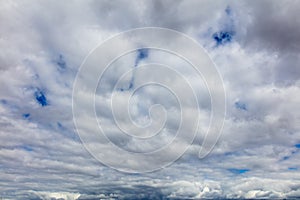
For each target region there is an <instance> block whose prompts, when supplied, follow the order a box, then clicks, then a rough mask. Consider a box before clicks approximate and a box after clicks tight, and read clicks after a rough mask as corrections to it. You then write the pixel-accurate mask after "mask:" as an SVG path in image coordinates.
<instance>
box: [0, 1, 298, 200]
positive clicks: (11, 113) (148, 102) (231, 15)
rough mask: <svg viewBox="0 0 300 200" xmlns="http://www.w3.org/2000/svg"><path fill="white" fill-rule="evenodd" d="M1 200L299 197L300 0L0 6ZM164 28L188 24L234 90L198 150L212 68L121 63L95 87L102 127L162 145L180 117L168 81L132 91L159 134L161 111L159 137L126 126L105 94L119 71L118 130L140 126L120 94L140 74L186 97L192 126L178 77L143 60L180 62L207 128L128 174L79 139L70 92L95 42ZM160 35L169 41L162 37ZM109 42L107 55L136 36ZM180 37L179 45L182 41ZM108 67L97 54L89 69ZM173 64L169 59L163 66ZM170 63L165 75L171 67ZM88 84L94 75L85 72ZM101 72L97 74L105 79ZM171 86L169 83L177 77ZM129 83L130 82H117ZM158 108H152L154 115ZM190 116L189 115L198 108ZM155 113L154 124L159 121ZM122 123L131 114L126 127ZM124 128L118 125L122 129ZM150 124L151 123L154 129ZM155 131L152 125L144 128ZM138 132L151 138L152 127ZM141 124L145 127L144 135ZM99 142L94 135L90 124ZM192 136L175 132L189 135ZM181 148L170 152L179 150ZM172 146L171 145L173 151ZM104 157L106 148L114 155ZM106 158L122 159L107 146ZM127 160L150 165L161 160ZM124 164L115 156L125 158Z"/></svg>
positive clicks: (125, 142)
mask: <svg viewBox="0 0 300 200" xmlns="http://www.w3.org/2000/svg"><path fill="white" fill-rule="evenodd" d="M0 4H1V6H0V23H1V30H0V45H1V47H2V51H1V52H0V71H1V73H0V127H1V128H0V140H1V144H0V166H1V167H0V184H1V189H0V197H3V198H8V199H24V198H26V199H60V198H62V199H75V198H79V199H93V198H98V199H99V198H103V199H105V198H107V199H109V198H120V199H130V198H136V199H139V198H140V199H142V198H151V199H155V198H157V199H160V198H175V199H180V198H182V199H186V198H297V197H299V196H300V191H299V189H298V188H299V185H300V182H299V180H300V177H299V173H298V170H299V169H300V162H299V160H300V159H299V158H300V157H299V156H300V153H299V152H300V150H299V143H300V140H299V138H300V137H299V134H300V126H299V119H300V112H299V111H298V110H299V109H298V108H299V102H300V96H299V95H298V94H299V92H300V91H299V90H300V89H299V86H300V81H299V73H300V72H299V67H298V66H299V56H298V55H299V46H300V45H299V36H298V35H300V34H299V32H300V29H299V27H300V26H299V20H298V19H297V16H298V10H299V7H300V5H299V3H298V2H297V1H293V0H287V1H268V0H264V1H243V2H235V1H218V2H212V1H193V0H188V1H178V2H177V3H176V4H174V3H173V2H172V1H142V2H134V1H130V2H128V1H121V0H120V1H91V0H89V1H74V2H73V3H70V2H64V1H62V2H59V1H56V2H53V1H51V2H50V1H43V2H40V1H34V0H33V1H28V2H8V1H7V2H1V3H0ZM144 26H159V27H165V28H172V29H175V30H177V31H182V32H183V33H185V34H188V35H189V36H191V37H192V38H193V39H195V40H196V41H197V42H198V43H200V44H201V45H203V47H204V48H205V50H206V51H207V53H208V54H209V56H210V57H211V58H212V60H213V61H214V62H215V64H216V67H217V69H218V70H219V72H220V74H221V76H222V78H223V81H224V86H225V88H226V93H227V97H226V98H227V99H226V105H227V115H226V119H225V124H224V130H223V134H222V136H221V138H220V140H219V141H218V143H217V145H216V147H215V148H214V150H213V151H212V152H211V153H210V155H209V156H208V157H206V158H204V159H202V160H199V159H198V157H197V155H198V151H199V149H200V147H201V144H202V142H203V138H204V135H205V133H206V131H207V128H208V123H209V120H210V110H211V102H210V96H209V92H208V90H207V87H206V85H205V82H204V80H203V78H202V77H201V76H199V75H197V74H196V73H195V70H194V69H192V68H191V66H190V65H189V64H188V63H187V62H185V61H184V60H183V59H181V58H179V57H177V56H175V55H173V54H169V53H168V52H164V51H160V50H153V49H140V50H137V51H133V52H130V53H128V54H126V55H124V56H123V57H121V58H120V59H118V60H116V61H115V62H114V63H112V65H111V66H110V68H109V69H108V70H107V71H106V72H105V76H103V79H102V80H101V81H102V82H101V81H100V82H99V85H98V88H97V90H96V103H95V107H96V114H97V115H98V117H99V119H100V121H101V122H102V123H103V124H104V125H105V126H104V128H105V132H106V134H107V137H108V138H109V139H110V140H111V141H112V142H113V143H114V144H115V145H117V146H120V147H122V148H123V149H125V150H128V151H134V152H143V151H151V150H155V149H157V148H159V147H162V146H164V145H166V144H168V142H169V141H170V140H172V138H174V135H175V130H177V128H178V121H179V116H180V115H179V107H178V102H177V101H176V97H175V96H174V95H172V93H170V92H168V90H167V89H166V88H158V87H156V86H153V87H144V88H141V89H139V90H137V92H136V93H135V95H134V96H133V97H134V98H132V99H131V101H130V107H129V108H130V109H129V110H130V114H131V117H132V119H133V121H134V122H135V123H136V124H138V125H141V127H143V126H146V125H148V124H149V123H150V122H151V120H154V122H157V123H156V124H155V123H154V125H153V126H151V128H153V129H151V131H152V130H156V129H157V127H159V125H160V123H159V122H160V121H163V120H164V116H165V115H164V114H163V113H164V111H162V110H161V109H160V108H159V107H157V108H155V109H153V110H152V112H149V108H150V107H151V106H152V105H155V104H161V105H162V106H164V109H165V111H166V113H167V121H166V127H165V128H166V129H165V130H164V131H163V132H161V133H160V134H158V135H157V137H156V138H152V139H151V140H147V141H146V140H143V139H132V137H131V136H128V135H124V134H120V130H119V128H118V127H117V126H116V124H115V121H114V119H113V113H112V112H111V110H110V103H111V102H110V95H111V94H112V92H111V91H112V89H113V87H114V85H115V84H116V83H117V81H118V80H119V78H120V75H122V74H124V73H125V72H127V71H128V70H132V71H131V73H128V74H127V75H126V76H124V79H122V81H120V83H119V85H120V87H119V90H118V91H117V93H118V94H122V95H123V96H122V98H119V99H117V101H116V103H117V105H118V106H116V109H117V110H116V111H120V113H121V114H122V115H120V118H121V120H120V121H121V122H122V123H123V127H124V128H125V129H127V130H131V131H129V132H130V133H135V132H134V131H132V130H134V129H133V128H134V127H135V126H134V125H135V124H131V122H130V123H129V121H128V120H127V119H124V117H127V112H123V111H124V105H125V106H126V105H127V103H128V102H125V101H124V99H125V97H126V95H128V93H129V92H130V91H131V90H133V89H135V87H136V86H137V85H139V84H140V83H142V82H143V81H144V80H146V79H147V80H148V79H150V78H153V79H154V78H155V79H157V80H164V81H165V82H166V83H172V84H173V85H175V86H176V88H178V91H179V94H180V95H181V96H185V97H186V99H187V100H186V101H184V103H183V109H185V110H188V111H189V113H191V115H190V116H186V119H188V120H187V121H188V122H189V123H187V125H186V126H184V130H185V131H186V132H187V133H190V132H191V130H192V128H191V127H192V120H193V119H192V117H191V116H193V115H194V114H195V112H196V109H195V107H194V106H193V104H192V103H191V101H188V100H189V99H191V95H190V94H189V93H188V90H187V89H186V88H185V87H184V86H185V84H184V83H183V82H182V79H181V77H180V76H177V75H176V74H175V73H171V72H169V71H167V72H164V73H161V72H162V71H159V70H156V71H155V70H154V66H152V67H153V69H151V70H142V66H143V65H145V64H149V63H154V62H159V63H163V64H166V65H169V66H172V67H173V69H176V70H177V71H178V72H179V73H180V74H181V75H184V76H185V77H187V79H188V80H189V83H190V84H191V85H192V86H193V88H196V91H195V92H196V96H197V97H198V99H199V105H198V106H199V108H200V115H199V118H200V131H199V133H198V135H197V137H196V138H195V141H194V143H193V144H192V145H191V147H190V148H189V149H188V150H187V151H186V153H185V154H184V155H183V156H182V157H181V158H180V159H179V160H177V161H176V162H175V163H174V164H172V165H171V166H169V167H166V168H164V169H161V170H158V171H155V172H152V173H146V174H130V173H128V174H127V173H121V172H118V171H116V170H114V169H110V168H109V167H107V166H104V165H103V164H101V163H100V162H98V161H97V160H96V159H95V158H94V157H93V156H92V155H91V154H90V153H89V152H88V151H87V150H86V149H85V148H84V146H83V144H82V142H81V140H80V138H79V136H78V134H77V132H76V130H75V127H74V124H73V115H72V89H73V83H74V80H75V77H76V74H77V72H78V70H79V67H80V65H81V64H82V62H83V60H84V58H85V57H86V56H87V55H88V54H89V52H90V51H91V50H92V49H93V48H95V46H96V45H97V44H100V43H101V42H103V41H105V40H106V39H107V38H109V37H111V36H113V35H114V34H117V33H119V32H122V31H126V30H128V29H131V28H138V27H144ZM165 40H166V39H165V38H162V40H161V42H163V41H165ZM122 45H123V46H118V45H116V46H111V47H109V48H107V49H106V51H107V52H106V53H107V55H110V54H111V53H114V52H115V51H116V50H119V49H121V48H123V47H125V46H126V45H127V46H130V47H134V48H139V47H140V46H139V45H136V44H132V43H130V42H129V41H127V42H124V43H123V44H122ZM173 45H174V46H175V45H176V44H175V43H174V44H173ZM99 67H103V66H100V65H95V66H94V68H93V70H94V71H93V72H91V73H90V76H88V77H84V78H86V80H87V83H86V84H87V85H89V84H91V83H92V80H93V77H95V76H96V74H95V73H94V72H96V71H97V69H99ZM165 70H166V69H165ZM166 74H168V76H166ZM89 81H91V82H89ZM100 83H102V84H100ZM172 84H171V85H172ZM122 89H123V90H122ZM80 97H81V98H80V99H79V100H78V103H79V104H80V108H81V109H80V111H81V112H82V113H84V114H85V115H81V116H82V118H80V120H81V121H82V122H84V123H82V124H83V126H82V127H79V128H81V129H82V130H85V131H86V133H87V134H88V133H90V132H92V131H93V130H95V129H94V128H95V127H94V126H93V125H92V120H94V113H90V112H87V110H88V108H89V107H90V106H91V105H90V104H89V103H88V93H84V92H83V93H82V94H81V96H80ZM151 117H152V118H151ZM189 117H190V118H189ZM155 120H157V121H155ZM121 125H122V124H121ZM121 127H122V126H121ZM145 130H147V129H145ZM149 130H150V129H149ZM149 130H148V132H147V131H145V132H142V133H143V134H144V135H147V134H151V133H152V132H151V131H149ZM137 133H140V132H137ZM88 136H89V137H88V139H89V141H90V142H92V143H94V144H95V145H96V146H95V148H96V149H97V150H98V152H100V153H104V154H105V153H107V152H105V150H104V149H105V148H104V147H105V144H101V145H103V149H101V148H99V146H97V145H99V143H97V141H99V138H98V137H97V135H91V134H90V135H88ZM186 142H187V140H186V138H184V137H182V138H180V140H179V143H178V144H179V145H184V144H185V143H186ZM171 153H172V152H171ZM171 153H170V154H168V156H171V155H172V154H171ZM106 155H107V154H106ZM110 155H111V156H110V157H109V159H110V161H111V162H114V163H120V161H121V160H126V158H124V157H122V155H113V154H110ZM165 156H166V155H162V156H161V158H160V159H161V160H154V161H153V162H147V163H142V162H140V163H138V162H135V160H126V162H128V163H131V164H132V165H138V164H140V165H145V167H149V166H150V165H151V164H153V165H155V164H156V163H155V162H161V161H163V160H164V158H165ZM122 164H123V163H121V164H120V165H122Z"/></svg>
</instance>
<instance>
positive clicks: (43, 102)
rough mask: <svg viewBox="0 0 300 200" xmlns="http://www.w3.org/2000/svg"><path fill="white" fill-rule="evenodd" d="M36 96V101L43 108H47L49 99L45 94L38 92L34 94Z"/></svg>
mask: <svg viewBox="0 0 300 200" xmlns="http://www.w3.org/2000/svg"><path fill="white" fill-rule="evenodd" d="M34 95H35V99H36V101H37V102H38V103H39V104H40V105H41V106H47V105H48V101H47V98H46V96H45V94H44V93H43V92H42V91H40V90H38V91H36V92H35V93H34Z"/></svg>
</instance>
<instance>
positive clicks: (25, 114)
mask: <svg viewBox="0 0 300 200" xmlns="http://www.w3.org/2000/svg"><path fill="white" fill-rule="evenodd" d="M22 116H23V117H24V118H28V117H30V113H24V114H23V115H22Z"/></svg>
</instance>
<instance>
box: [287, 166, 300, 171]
mask: <svg viewBox="0 0 300 200" xmlns="http://www.w3.org/2000/svg"><path fill="white" fill-rule="evenodd" d="M288 170H290V171H296V170H298V168H297V167H289V168H288Z"/></svg>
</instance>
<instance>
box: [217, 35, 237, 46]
mask: <svg viewBox="0 0 300 200" xmlns="http://www.w3.org/2000/svg"><path fill="white" fill-rule="evenodd" d="M233 35H234V34H233V32H231V31H230V32H227V31H219V32H216V33H214V34H213V35H212V38H213V39H214V40H215V42H216V45H217V46H219V45H224V44H226V43H229V42H231V41H232V38H233Z"/></svg>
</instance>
